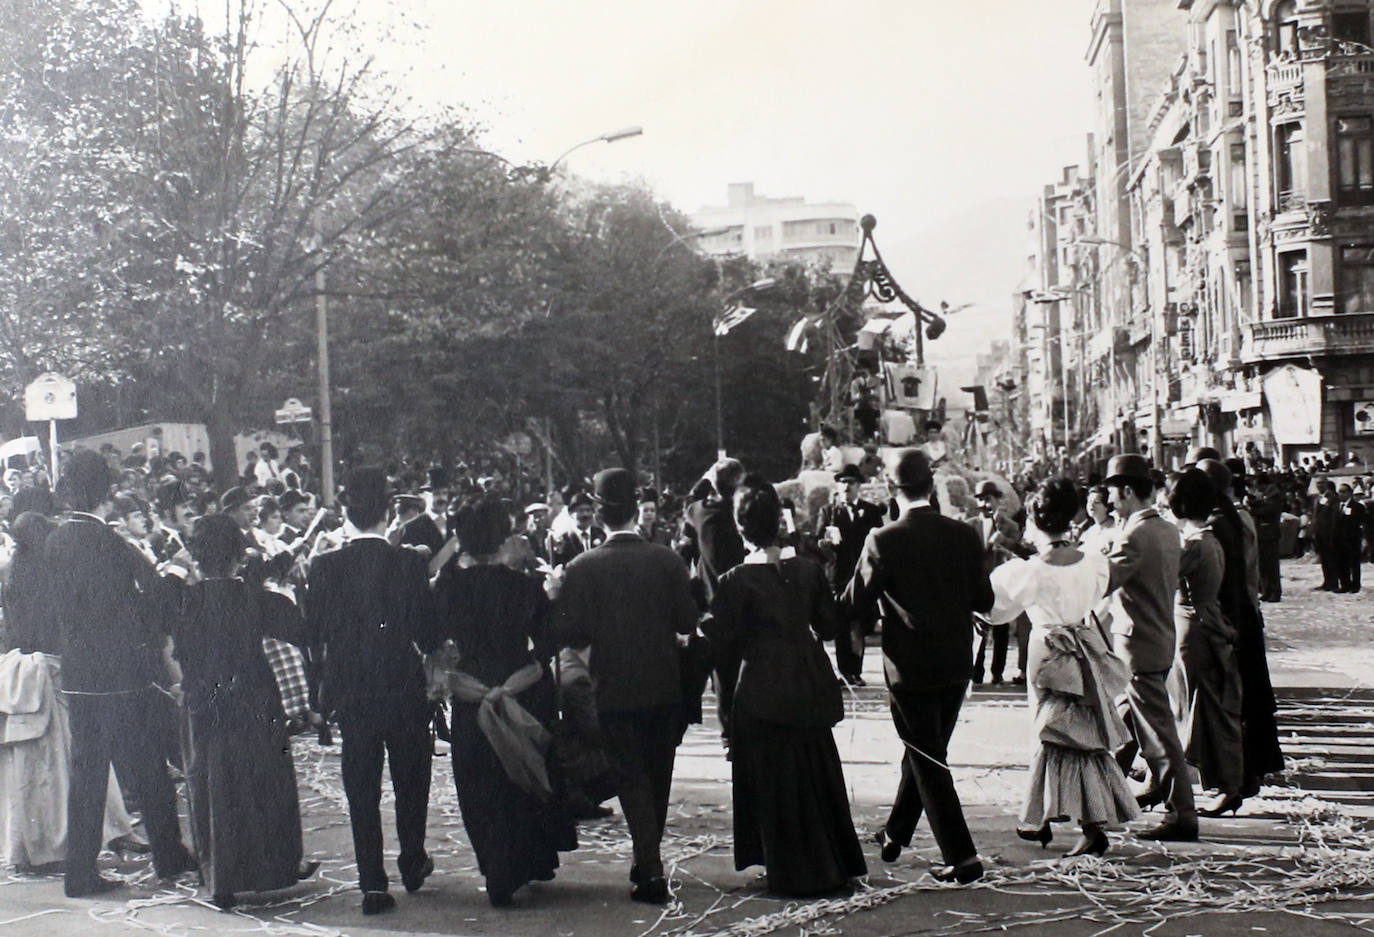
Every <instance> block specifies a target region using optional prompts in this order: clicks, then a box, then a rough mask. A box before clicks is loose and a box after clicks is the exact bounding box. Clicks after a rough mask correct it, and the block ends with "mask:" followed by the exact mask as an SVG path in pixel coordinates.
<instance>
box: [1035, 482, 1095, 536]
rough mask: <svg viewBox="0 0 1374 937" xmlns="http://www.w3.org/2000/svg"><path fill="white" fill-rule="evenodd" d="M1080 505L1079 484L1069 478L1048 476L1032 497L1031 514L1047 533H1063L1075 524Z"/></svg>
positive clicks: (1039, 526) (1037, 525)
mask: <svg viewBox="0 0 1374 937" xmlns="http://www.w3.org/2000/svg"><path fill="white" fill-rule="evenodd" d="M1080 507H1082V503H1081V502H1080V501H1079V500H1078V486H1077V485H1075V484H1074V483H1073V482H1072V481H1070V480H1069V479H1067V478H1047V479H1045V480H1044V481H1043V482H1041V483H1040V487H1039V488H1037V489H1036V491H1035V494H1034V496H1033V497H1032V498H1031V502H1030V515H1031V518H1032V519H1033V520H1034V521H1035V526H1036V527H1038V528H1040V529H1041V530H1042V531H1044V532H1045V533H1047V534H1062V533H1064V532H1065V531H1067V530H1068V529H1069V527H1070V526H1071V525H1072V524H1073V519H1074V518H1075V517H1076V516H1077V515H1078V509H1079V508H1080Z"/></svg>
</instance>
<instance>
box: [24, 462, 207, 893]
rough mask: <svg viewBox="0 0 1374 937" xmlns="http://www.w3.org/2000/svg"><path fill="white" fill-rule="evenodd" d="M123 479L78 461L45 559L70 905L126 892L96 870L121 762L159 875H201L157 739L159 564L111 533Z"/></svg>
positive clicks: (101, 465)
mask: <svg viewBox="0 0 1374 937" xmlns="http://www.w3.org/2000/svg"><path fill="white" fill-rule="evenodd" d="M113 480H114V479H113V477H112V474H111V471H110V467H109V465H108V464H107V463H106V461H105V460H104V459H103V458H101V456H100V455H99V454H98V453H96V452H92V451H90V450H79V451H77V452H75V453H73V454H72V455H71V457H70V458H69V459H68V461H67V463H66V465H65V466H64V467H63V475H62V479H61V482H60V484H59V494H61V495H63V496H64V497H65V498H66V499H67V501H68V503H70V505H71V506H72V507H73V508H74V509H75V510H73V511H72V513H71V514H69V515H68V516H67V517H66V518H65V519H64V520H63V522H62V524H61V526H59V527H58V528H57V530H55V531H54V532H53V533H52V535H51V536H50V537H49V538H48V542H47V545H46V547H45V549H44V555H45V560H46V563H47V566H48V569H49V571H50V575H51V576H52V583H53V595H54V596H55V609H54V611H55V614H56V622H55V625H56V627H57V629H58V631H59V633H60V635H61V646H62V691H63V694H64V696H65V697H66V700H67V708H68V711H69V713H70V720H71V733H72V740H71V779H70V782H69V786H68V789H67V865H66V871H65V880H64V882H63V887H64V890H65V891H66V894H67V897H69V898H79V897H82V896H84V895H94V894H98V893H100V892H106V891H110V890H111V889H115V888H119V887H120V883H119V882H118V881H115V880H114V879H109V878H105V877H103V876H101V875H100V873H99V872H98V871H97V868H96V856H97V855H98V854H99V852H100V847H101V835H100V834H101V831H102V829H103V826H104V819H105V792H106V784H107V781H108V779H109V774H110V764H111V762H113V763H114V769H115V774H116V775H117V776H118V778H119V783H120V784H121V785H122V786H123V787H124V788H125V789H126V790H128V791H129V792H131V793H132V794H134V795H135V796H136V797H137V798H138V803H139V806H140V807H141V808H142V811H143V823H144V826H146V827H147V830H148V837H149V839H150V841H151V843H152V847H153V867H154V868H155V869H156V870H157V874H158V875H159V876H160V877H163V878H169V877H171V876H175V875H179V874H180V873H182V872H186V871H190V870H192V869H194V868H196V861H195V859H194V857H192V856H191V854H190V852H189V851H188V850H187V849H186V847H185V845H183V844H182V841H181V828H180V826H179V825H178V822H177V807H176V789H175V788H174V787H173V786H172V779H171V777H170V776H169V775H168V773H167V763H166V760H165V758H164V756H163V747H162V739H161V738H160V733H159V728H160V727H161V726H162V722H161V720H160V718H159V715H160V708H161V707H160V705H159V702H160V700H162V699H163V697H162V696H161V695H160V693H159V691H158V689H157V688H156V687H155V686H154V677H155V676H156V675H157V674H156V671H157V670H158V669H160V668H158V664H159V663H160V662H161V660H162V655H163V651H164V648H165V646H166V642H167V638H166V634H165V632H164V631H163V630H162V628H161V625H162V624H163V623H164V622H163V620H162V619H161V618H160V615H159V610H158V606H157V605H156V601H157V600H156V599H155V598H154V597H155V596H158V595H159V593H160V591H161V590H160V589H159V583H158V581H157V576H156V574H155V573H154V571H153V567H152V564H150V563H149V562H148V561H147V560H145V559H144V557H143V556H142V555H141V554H140V553H139V552H138V551H137V550H136V549H135V548H134V547H132V546H130V545H129V544H128V543H126V542H125V541H124V540H123V539H121V538H120V536H119V535H118V534H117V533H115V531H114V530H113V529H112V528H111V527H109V526H107V525H106V523H105V519H106V518H107V517H108V516H109V514H110V512H111V510H112V509H113V502H112V499H111V497H110V485H111V483H112V482H113Z"/></svg>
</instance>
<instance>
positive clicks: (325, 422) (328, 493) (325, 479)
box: [315, 219, 334, 506]
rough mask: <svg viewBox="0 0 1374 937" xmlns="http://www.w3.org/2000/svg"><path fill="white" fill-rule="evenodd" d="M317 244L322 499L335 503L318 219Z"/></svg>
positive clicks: (326, 316)
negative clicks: (318, 260) (318, 254)
mask: <svg viewBox="0 0 1374 937" xmlns="http://www.w3.org/2000/svg"><path fill="white" fill-rule="evenodd" d="M315 243H316V245H317V247H318V248H319V251H320V262H319V265H318V266H317V267H316V268H315V341H316V353H317V355H318V360H319V378H320V384H319V397H320V500H321V502H323V503H324V504H325V505H326V506H330V505H333V504H334V426H333V410H332V408H331V406H330V400H329V299H328V298H327V297H326V296H325V276H324V238H323V237H321V236H320V227H319V221H318V219H317V220H316V222H315Z"/></svg>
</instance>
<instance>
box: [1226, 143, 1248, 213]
mask: <svg viewBox="0 0 1374 937" xmlns="http://www.w3.org/2000/svg"><path fill="white" fill-rule="evenodd" d="M1229 169H1230V182H1231V213H1232V214H1235V215H1243V214H1245V213H1246V211H1248V210H1249V207H1250V202H1249V192H1248V189H1249V182H1250V180H1249V179H1248V178H1247V177H1246V173H1245V144H1244V143H1232V144H1231V165H1230V167H1229Z"/></svg>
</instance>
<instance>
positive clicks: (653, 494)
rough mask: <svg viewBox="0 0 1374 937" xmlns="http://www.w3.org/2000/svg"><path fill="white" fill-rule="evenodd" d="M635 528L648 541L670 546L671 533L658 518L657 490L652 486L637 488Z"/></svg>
mask: <svg viewBox="0 0 1374 937" xmlns="http://www.w3.org/2000/svg"><path fill="white" fill-rule="evenodd" d="M635 530H636V531H637V532H638V533H639V535H640V536H641V537H643V538H644V539H645V540H647V541H649V542H650V543H657V544H661V545H663V546H665V547H668V546H672V544H673V535H672V533H671V532H669V530H668V528H667V527H665V526H664V525H662V524H660V523H659V520H658V492H657V491H655V490H654V489H653V488H647V487H646V488H641V489H639V522H638V524H637V525H636V527H635Z"/></svg>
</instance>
